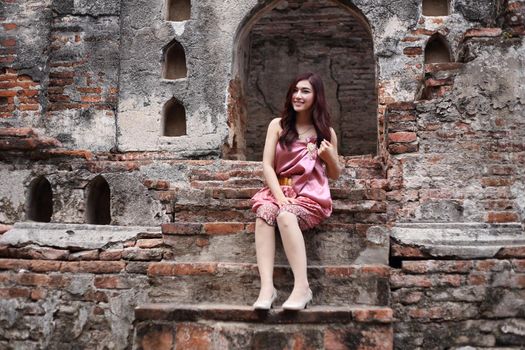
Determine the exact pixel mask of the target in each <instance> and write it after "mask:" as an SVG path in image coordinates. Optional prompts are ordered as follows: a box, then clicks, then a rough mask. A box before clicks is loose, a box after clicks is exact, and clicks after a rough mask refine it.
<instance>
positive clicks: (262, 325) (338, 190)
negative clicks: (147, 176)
mask: <svg viewBox="0 0 525 350" xmlns="http://www.w3.org/2000/svg"><path fill="white" fill-rule="evenodd" d="M363 164H366V165H368V167H366V166H365V167H363ZM213 166H214V167H215V168H214V169H212V170H210V168H211V167H210V166H205V167H202V168H195V169H192V170H191V172H190V173H191V175H190V181H189V183H183V182H181V183H179V184H176V187H177V190H176V191H177V200H176V203H175V206H174V213H175V214H174V215H175V222H173V223H169V224H164V225H162V238H163V242H164V245H166V246H167V247H170V249H169V253H168V254H164V259H163V260H162V261H158V262H152V263H150V264H149V266H148V271H147V273H148V276H149V281H150V287H149V293H148V294H149V295H148V296H149V297H148V300H149V301H150V303H148V304H143V305H139V306H138V307H137V308H136V310H135V324H134V326H135V334H134V344H133V347H134V349H145V350H146V349H173V348H177V349H181V348H183V349H247V348H253V349H292V348H293V349H342V348H348V349H392V347H393V330H392V319H393V316H392V311H391V309H390V308H389V294H390V293H389V289H390V288H389V274H390V272H389V267H388V265H387V264H388V253H389V237H388V233H387V231H386V230H385V229H384V228H383V227H382V224H383V223H385V222H386V220H387V213H386V207H387V205H386V192H385V190H386V181H385V180H384V174H383V173H382V170H381V167H380V164H379V163H378V162H376V161H371V160H370V159H366V160H363V159H360V158H356V159H354V160H350V161H348V162H347V164H346V168H345V173H344V175H343V176H342V179H340V180H338V181H337V182H334V183H332V194H333V198H334V214H333V216H332V217H331V218H330V219H329V220H328V221H327V222H325V223H323V224H322V225H321V226H319V227H318V228H316V229H314V230H311V231H309V232H305V242H306V248H307V255H308V263H309V266H308V275H309V279H310V284H311V288H312V291H313V293H314V299H313V306H312V307H310V308H309V309H306V310H304V311H300V312H287V311H283V310H282V309H280V308H279V307H278V308H276V309H273V310H271V311H270V312H261V311H254V310H252V308H251V307H250V306H249V305H251V303H253V301H254V300H255V299H256V298H257V295H258V291H259V279H258V271H257V265H256V258H255V247H254V234H253V232H254V220H255V217H254V214H253V213H251V212H250V210H249V209H250V202H249V199H250V197H251V196H252V195H253V194H254V193H255V192H256V191H257V190H258V189H259V188H261V186H263V184H264V181H263V176H262V172H261V171H260V164H259V163H253V162H222V163H220V164H219V165H216V164H215V165H213ZM277 237H278V235H277ZM274 276H275V285H276V287H277V289H278V290H279V291H280V293H279V298H278V301H277V305H280V304H282V302H284V300H285V299H286V298H287V296H288V294H289V293H290V292H291V289H292V287H293V275H292V272H291V270H290V268H289V266H288V263H287V261H286V257H285V255H284V252H283V249H282V245H281V242H280V239H279V238H277V252H276V266H275V272H274Z"/></svg>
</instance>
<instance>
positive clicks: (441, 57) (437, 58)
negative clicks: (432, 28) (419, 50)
mask: <svg viewBox="0 0 525 350" xmlns="http://www.w3.org/2000/svg"><path fill="white" fill-rule="evenodd" d="M447 62H451V58H450V50H449V48H448V45H447V44H446V43H445V41H444V39H443V38H442V37H441V36H440V35H436V36H433V37H431V38H430V39H429V40H428V43H427V46H426V47H425V63H447Z"/></svg>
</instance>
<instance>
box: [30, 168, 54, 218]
mask: <svg viewBox="0 0 525 350" xmlns="http://www.w3.org/2000/svg"><path fill="white" fill-rule="evenodd" d="M26 210H27V219H28V220H32V221H38V222H51V217H52V216H53V190H52V189H51V184H50V183H49V181H48V180H47V179H46V178H45V177H44V176H39V177H37V178H36V179H34V180H33V181H31V183H30V184H29V193H28V197H27V204H26Z"/></svg>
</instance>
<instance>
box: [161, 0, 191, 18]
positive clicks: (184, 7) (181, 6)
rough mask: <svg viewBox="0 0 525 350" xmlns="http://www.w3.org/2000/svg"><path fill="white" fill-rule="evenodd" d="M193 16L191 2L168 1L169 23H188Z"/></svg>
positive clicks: (186, 0) (185, 0)
mask: <svg viewBox="0 0 525 350" xmlns="http://www.w3.org/2000/svg"><path fill="white" fill-rule="evenodd" d="M190 16H191V1H190V0H168V1H167V16H166V19H167V20H168V21H186V20H188V19H190Z"/></svg>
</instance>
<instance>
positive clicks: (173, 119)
mask: <svg viewBox="0 0 525 350" xmlns="http://www.w3.org/2000/svg"><path fill="white" fill-rule="evenodd" d="M162 135H163V136H183V135H186V110H185V109H184V106H183V105H182V103H180V102H179V101H177V100H176V99H175V98H172V99H171V100H169V101H168V102H166V104H165V105H164V110H163V123H162Z"/></svg>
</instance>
